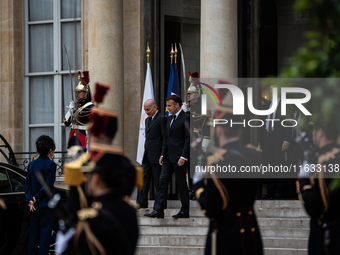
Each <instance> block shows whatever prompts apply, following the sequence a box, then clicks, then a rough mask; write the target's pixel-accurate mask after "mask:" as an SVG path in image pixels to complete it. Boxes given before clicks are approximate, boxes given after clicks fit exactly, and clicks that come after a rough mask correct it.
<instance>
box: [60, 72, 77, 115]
mask: <svg viewBox="0 0 340 255" xmlns="http://www.w3.org/2000/svg"><path fill="white" fill-rule="evenodd" d="M72 82H73V88H72V89H71V82H70V75H69V74H67V75H63V91H62V93H63V94H62V95H63V96H62V111H61V113H62V116H63V117H64V116H65V114H66V113H67V111H68V109H69V108H68V107H67V106H69V104H70V101H71V100H72V94H73V98H74V101H76V99H75V96H74V92H73V90H74V88H75V87H76V86H77V84H78V75H77V74H72Z"/></svg>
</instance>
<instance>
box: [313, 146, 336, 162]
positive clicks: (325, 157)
mask: <svg viewBox="0 0 340 255" xmlns="http://www.w3.org/2000/svg"><path fill="white" fill-rule="evenodd" d="M339 152H340V149H339V148H336V147H334V148H333V149H332V150H330V151H329V152H327V153H325V154H322V155H320V156H319V159H318V164H322V163H324V162H327V161H329V160H330V159H334V158H335V155H336V154H337V153H339Z"/></svg>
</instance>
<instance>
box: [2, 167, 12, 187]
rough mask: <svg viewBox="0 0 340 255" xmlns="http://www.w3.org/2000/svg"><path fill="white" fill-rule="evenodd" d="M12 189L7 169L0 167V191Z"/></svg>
mask: <svg viewBox="0 0 340 255" xmlns="http://www.w3.org/2000/svg"><path fill="white" fill-rule="evenodd" d="M9 192H12V191H11V186H10V185H9V181H8V178H7V174H6V170H5V169H0V193H9Z"/></svg>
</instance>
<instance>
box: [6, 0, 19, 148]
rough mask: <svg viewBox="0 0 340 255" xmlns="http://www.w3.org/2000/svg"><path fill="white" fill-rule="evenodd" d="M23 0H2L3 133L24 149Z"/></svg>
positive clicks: (15, 145)
mask: <svg viewBox="0 0 340 255" xmlns="http://www.w3.org/2000/svg"><path fill="white" fill-rule="evenodd" d="M22 13H23V12H22V1H15V0H6V1H0V31H1V35H0V53H1V54H0V109H1V114H0V133H1V134H2V135H3V136H4V138H5V139H6V140H7V141H8V142H9V143H10V145H11V147H12V148H13V150H14V152H18V151H23V140H24V139H23V133H24V132H23V101H24V100H23V98H24V91H23V83H24V80H23V66H24V64H23V63H24V62H23V56H24V52H23V44H22V42H23V20H22Z"/></svg>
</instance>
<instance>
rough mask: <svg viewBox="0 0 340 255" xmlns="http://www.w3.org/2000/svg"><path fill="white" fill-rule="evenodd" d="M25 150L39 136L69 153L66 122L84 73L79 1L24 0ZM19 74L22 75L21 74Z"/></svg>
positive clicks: (27, 149)
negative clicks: (76, 89)
mask: <svg viewBox="0 0 340 255" xmlns="http://www.w3.org/2000/svg"><path fill="white" fill-rule="evenodd" d="M24 4H25V9H24V10H25V15H24V17H25V74H24V75H25V78H24V79H25V86H24V90H25V107H24V116H25V117H24V122H25V123H24V126H25V151H32V152H34V151H35V141H36V139H37V138H38V137H39V136H40V135H48V136H50V137H52V138H53V139H54V141H55V143H56V150H66V142H67V139H68V133H69V129H68V128H66V127H65V126H64V124H63V122H62V120H63V117H64V115H65V112H66V111H67V108H66V105H68V104H69V102H70V100H71V99H72V94H71V93H73V91H72V88H71V82H70V75H69V67H68V61H67V57H66V53H65V47H66V50H67V53H68V56H69V60H70V67H71V73H72V81H73V88H74V87H75V86H76V83H77V75H76V73H77V71H78V70H80V69H81V35H80V20H81V17H80V13H81V12H80V6H81V4H80V0H25V1H24ZM18 75H20V74H18Z"/></svg>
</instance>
